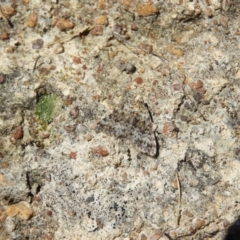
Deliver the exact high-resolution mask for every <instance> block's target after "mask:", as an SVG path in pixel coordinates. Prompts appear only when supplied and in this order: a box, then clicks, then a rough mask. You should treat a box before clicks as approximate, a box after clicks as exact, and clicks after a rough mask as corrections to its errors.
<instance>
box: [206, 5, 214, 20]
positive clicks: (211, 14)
mask: <svg viewBox="0 0 240 240" xmlns="http://www.w3.org/2000/svg"><path fill="white" fill-rule="evenodd" d="M206 14H207V16H208V17H210V18H211V17H212V16H213V12H212V9H211V8H209V7H207V8H206Z"/></svg>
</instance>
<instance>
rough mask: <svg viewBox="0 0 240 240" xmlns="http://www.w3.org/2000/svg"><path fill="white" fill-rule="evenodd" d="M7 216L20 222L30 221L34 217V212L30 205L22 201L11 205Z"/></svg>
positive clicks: (7, 210)
mask: <svg viewBox="0 0 240 240" xmlns="http://www.w3.org/2000/svg"><path fill="white" fill-rule="evenodd" d="M6 214H7V216H9V217H17V218H18V219H19V220H29V219H30V218H31V217H32V215H33V211H32V209H31V207H30V205H29V203H27V202H24V201H22V202H19V203H16V204H12V205H9V206H8V207H7V209H6Z"/></svg>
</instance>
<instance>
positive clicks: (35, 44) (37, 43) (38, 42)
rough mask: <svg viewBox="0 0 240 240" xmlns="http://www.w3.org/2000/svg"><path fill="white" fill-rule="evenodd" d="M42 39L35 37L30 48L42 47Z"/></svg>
mask: <svg viewBox="0 0 240 240" xmlns="http://www.w3.org/2000/svg"><path fill="white" fill-rule="evenodd" d="M43 44H44V41H43V40H42V39H40V38H39V39H36V40H34V41H33V43H32V49H41V48H42V47H43Z"/></svg>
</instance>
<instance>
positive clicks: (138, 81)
mask: <svg viewBox="0 0 240 240" xmlns="http://www.w3.org/2000/svg"><path fill="white" fill-rule="evenodd" d="M135 82H136V83H137V84H142V83H143V80H142V78H140V77H137V78H135Z"/></svg>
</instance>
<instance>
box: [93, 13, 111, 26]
mask: <svg viewBox="0 0 240 240" xmlns="http://www.w3.org/2000/svg"><path fill="white" fill-rule="evenodd" d="M94 23H95V24H97V25H105V26H106V25H107V24H108V19H107V16H106V15H102V16H98V17H95V18H94Z"/></svg>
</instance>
